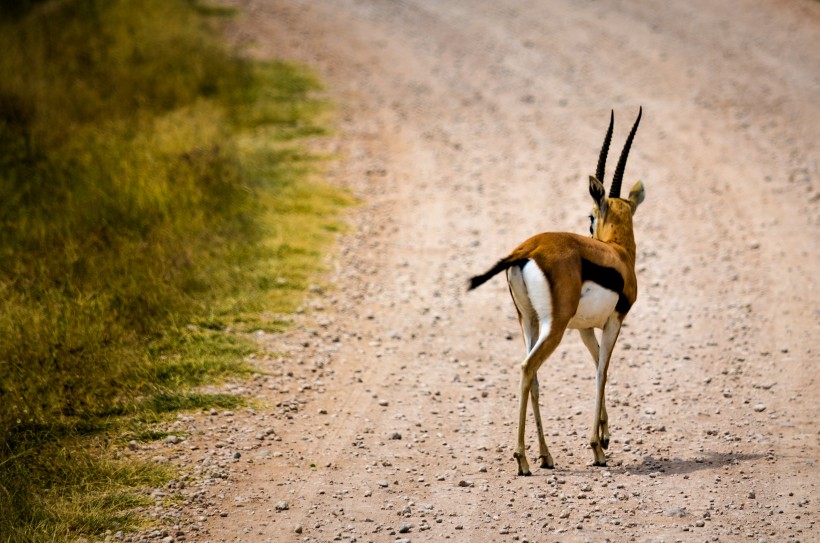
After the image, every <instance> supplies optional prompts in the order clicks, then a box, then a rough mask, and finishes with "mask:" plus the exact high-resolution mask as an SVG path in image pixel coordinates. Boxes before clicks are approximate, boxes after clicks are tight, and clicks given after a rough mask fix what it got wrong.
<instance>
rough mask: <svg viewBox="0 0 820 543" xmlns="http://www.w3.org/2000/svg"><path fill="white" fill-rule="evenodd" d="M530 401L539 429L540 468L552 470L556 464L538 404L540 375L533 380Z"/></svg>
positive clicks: (536, 425)
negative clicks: (545, 437)
mask: <svg viewBox="0 0 820 543" xmlns="http://www.w3.org/2000/svg"><path fill="white" fill-rule="evenodd" d="M530 399H532V413H533V415H535V427H536V428H538V460H540V461H541V464H540V466H539V467H541V468H542V469H552V468H554V467H555V462H553V460H552V455H551V454H550V451H549V449H548V448H547V441H546V439H544V426H543V425H542V424H541V406H540V405H539V404H538V374H537V372H536V375H535V377H534V378H533V380H532V388H530Z"/></svg>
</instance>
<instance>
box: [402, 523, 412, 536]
mask: <svg viewBox="0 0 820 543" xmlns="http://www.w3.org/2000/svg"><path fill="white" fill-rule="evenodd" d="M412 529H413V525H412V524H402V525H401V528H399V533H400V534H406V533H407V532H409V531H410V530H412Z"/></svg>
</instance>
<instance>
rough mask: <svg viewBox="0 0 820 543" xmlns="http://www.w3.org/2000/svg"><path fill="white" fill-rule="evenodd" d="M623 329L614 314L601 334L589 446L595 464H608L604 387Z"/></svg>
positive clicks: (619, 320)
mask: <svg viewBox="0 0 820 543" xmlns="http://www.w3.org/2000/svg"><path fill="white" fill-rule="evenodd" d="M620 331H621V319H620V318H619V317H618V316H617V315H613V316H612V317H610V318H609V320H607V321H606V324H605V325H604V331H603V333H602V334H601V346H600V349H599V352H598V373H597V375H596V378H595V385H596V394H595V416H594V418H593V421H592V431H591V432H590V435H589V446H590V447H591V448H592V452H593V454H594V455H595V460H593V462H592V464H593V465H594V466H606V455H605V454H604V449H603V448H602V447H601V437H600V429H601V418H602V414H603V406H604V389H605V388H606V373H607V369H608V368H609V359H610V357H611V356H612V349H613V348H614V347H615V342H616V341H617V340H618V334H619V333H620Z"/></svg>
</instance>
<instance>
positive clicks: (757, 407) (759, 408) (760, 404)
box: [755, 403, 766, 413]
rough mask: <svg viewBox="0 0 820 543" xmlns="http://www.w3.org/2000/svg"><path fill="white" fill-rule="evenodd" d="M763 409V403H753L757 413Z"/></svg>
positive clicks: (764, 407) (764, 408)
mask: <svg viewBox="0 0 820 543" xmlns="http://www.w3.org/2000/svg"><path fill="white" fill-rule="evenodd" d="M765 410H766V406H765V405H763V404H762V403H759V404H755V411H757V412H758V413H762V412H763V411H765Z"/></svg>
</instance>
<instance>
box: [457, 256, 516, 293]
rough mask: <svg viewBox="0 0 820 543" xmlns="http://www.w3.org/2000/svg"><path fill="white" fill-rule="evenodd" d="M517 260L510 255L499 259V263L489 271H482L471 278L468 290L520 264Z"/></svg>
mask: <svg viewBox="0 0 820 543" xmlns="http://www.w3.org/2000/svg"><path fill="white" fill-rule="evenodd" d="M518 263H519V262H518V261H517V260H510V257H506V258H502V259H501V260H499V261H498V263H497V264H496V265H495V266H493V267H492V268H491V269H490V270H489V271H487V273H482V274H481V275H476V276H475V277H473V278H471V279H470V283H469V284H468V285H467V290H468V291H469V290H473V289H474V288H477V287H480V286H481V285H483V284H484V283H486V282H487V281H489V280H490V279H491V278H492V277H493V276H494V275H496V274H498V273H501V272H503V271H505V270H506V269H508V268H511V267H513V266H515V265H516V264H518Z"/></svg>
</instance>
